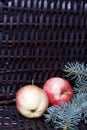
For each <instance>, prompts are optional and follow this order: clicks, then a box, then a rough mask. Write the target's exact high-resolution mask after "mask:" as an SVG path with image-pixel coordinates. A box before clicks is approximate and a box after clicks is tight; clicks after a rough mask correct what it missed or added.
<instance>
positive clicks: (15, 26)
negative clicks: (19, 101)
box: [0, 0, 87, 130]
mask: <svg viewBox="0 0 87 130" xmlns="http://www.w3.org/2000/svg"><path fill="white" fill-rule="evenodd" d="M72 61H79V62H87V1H86V0H78V1H77V0H7V1H5V0H4V1H0V102H4V104H3V105H0V130H54V128H53V125H52V124H51V123H49V124H46V123H45V122H44V117H41V118H39V119H26V118H24V117H22V116H21V115H20V114H19V113H18V111H17V109H16V105H15V103H12V104H6V102H9V101H10V100H11V99H13V98H15V93H16V91H17V90H18V89H19V88H20V87H22V86H23V85H25V84H30V83H31V81H32V79H34V82H35V84H37V85H39V86H40V87H43V83H44V82H45V81H46V79H48V78H50V77H53V76H62V77H63V76H64V73H63V71H62V70H63V67H64V65H65V64H66V63H67V62H72ZM80 130H87V128H86V126H84V125H81V127H80Z"/></svg>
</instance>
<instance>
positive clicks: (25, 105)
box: [16, 85, 49, 118]
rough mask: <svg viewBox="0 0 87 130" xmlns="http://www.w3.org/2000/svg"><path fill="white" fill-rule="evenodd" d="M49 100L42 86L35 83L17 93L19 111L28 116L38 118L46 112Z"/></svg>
mask: <svg viewBox="0 0 87 130" xmlns="http://www.w3.org/2000/svg"><path fill="white" fill-rule="evenodd" d="M48 105H49V100H48V96H47V94H46V93H45V92H44V90H43V89H42V88H39V87H38V86H35V85H26V86H24V87H22V88H20V89H19V90H18V92H17V93H16V106H17V109H18V111H19V112H20V113H21V114H22V115H23V116H24V117H27V118H38V117H40V116H42V115H43V113H45V111H46V109H47V108H48Z"/></svg>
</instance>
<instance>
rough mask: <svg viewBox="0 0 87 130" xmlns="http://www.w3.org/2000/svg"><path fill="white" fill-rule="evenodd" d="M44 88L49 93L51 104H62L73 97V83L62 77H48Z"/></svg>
mask: <svg viewBox="0 0 87 130" xmlns="http://www.w3.org/2000/svg"><path fill="white" fill-rule="evenodd" d="M43 89H44V91H45V92H46V93H47V95H48V98H49V103H50V105H61V104H62V103H65V102H69V101H70V100H71V99H72V98H73V88H72V86H71V84H70V83H69V82H68V81H67V80H65V79H63V78H60V77H53V78H50V79H48V80H47V81H46V82H45V84H44V86H43Z"/></svg>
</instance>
